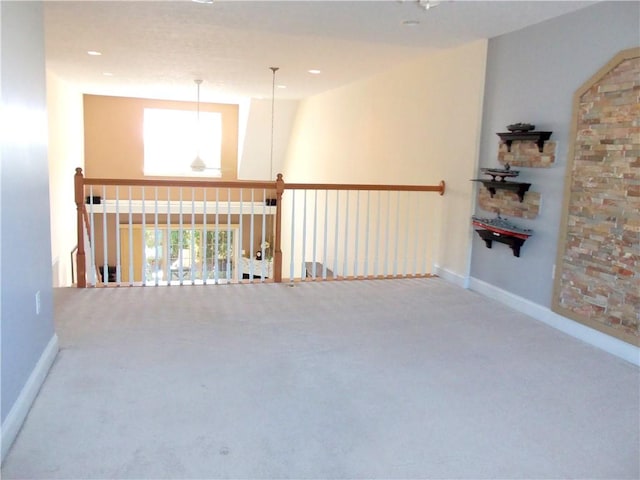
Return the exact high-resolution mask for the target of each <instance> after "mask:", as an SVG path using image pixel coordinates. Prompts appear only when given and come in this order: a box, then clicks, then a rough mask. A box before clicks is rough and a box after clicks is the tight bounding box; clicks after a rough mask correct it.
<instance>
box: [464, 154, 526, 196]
mask: <svg viewBox="0 0 640 480" xmlns="http://www.w3.org/2000/svg"><path fill="white" fill-rule="evenodd" d="M480 170H481V171H482V173H484V174H485V175H489V176H491V180H489V179H482V178H478V179H473V180H471V181H472V182H481V183H482V184H483V185H484V186H485V187H486V189H487V190H489V193H490V194H491V198H493V196H494V195H495V194H496V188H500V189H503V190H511V191H512V192H516V194H517V195H518V199H519V200H520V202H522V201H523V200H524V194H525V193H526V192H527V190H529V187H530V186H531V184H530V183H521V182H508V181H506V180H505V178H507V177H517V176H518V175H519V173H520V171H518V170H511V165H509V164H508V163H507V164H506V165H505V167H504V168H481V169H480ZM496 179H498V180H496Z"/></svg>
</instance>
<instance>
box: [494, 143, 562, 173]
mask: <svg viewBox="0 0 640 480" xmlns="http://www.w3.org/2000/svg"><path fill="white" fill-rule="evenodd" d="M555 161H556V142H553V141H550V140H548V141H546V142H544V147H543V148H542V153H541V152H540V150H538V144H537V143H535V142H529V141H514V142H513V143H512V144H511V151H510V152H508V151H507V144H506V143H504V142H500V146H499V147H498V162H500V163H501V164H502V165H506V164H507V163H508V164H509V165H511V166H512V167H532V168H549V167H550V166H551V165H553V163H554V162H555Z"/></svg>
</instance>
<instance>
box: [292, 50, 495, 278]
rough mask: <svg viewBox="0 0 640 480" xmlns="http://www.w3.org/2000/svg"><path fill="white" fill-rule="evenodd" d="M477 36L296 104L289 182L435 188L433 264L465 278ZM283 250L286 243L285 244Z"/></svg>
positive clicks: (478, 95)
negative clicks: (442, 187) (441, 187)
mask: <svg viewBox="0 0 640 480" xmlns="http://www.w3.org/2000/svg"><path fill="white" fill-rule="evenodd" d="M486 52H487V42H486V41H484V40H482V41H477V42H473V43H470V44H467V45H464V46H462V47H458V48H455V49H449V50H444V51H441V52H437V53H434V54H430V55H428V56H425V57H424V58H422V59H420V60H418V61H415V62H412V63H408V64H405V65H403V66H400V67H398V68H395V69H393V70H390V71H387V72H385V73H383V74H380V75H377V76H374V77H371V78H367V79H365V80H362V81H359V82H355V83H353V84H350V85H347V86H344V87H341V88H338V89H335V90H332V91H329V92H326V93H323V94H321V95H316V96H314V97H311V98H308V99H306V100H303V101H301V102H300V105H299V107H298V113H297V116H296V120H295V122H294V125H293V129H292V135H291V141H290V144H289V150H288V153H287V157H286V161H285V168H284V172H283V173H284V178H285V181H290V182H340V183H342V182H345V183H346V182H349V183H387V184H396V183H398V184H437V183H438V182H439V181H440V180H445V181H446V182H447V193H446V194H445V196H444V197H439V196H438V195H437V194H434V196H433V203H434V211H433V214H432V218H428V219H426V221H428V222H430V224H432V227H431V228H432V231H433V232H434V237H433V242H434V245H431V246H426V247H425V248H431V249H432V251H433V252H434V253H433V255H434V257H433V263H435V264H437V265H438V266H439V267H441V268H442V269H446V270H448V271H450V272H452V273H453V274H454V275H459V276H462V277H466V276H467V274H468V263H469V252H470V241H471V233H472V230H471V228H470V221H469V219H470V217H471V213H472V205H473V198H472V194H473V185H472V182H470V181H469V180H470V179H471V178H474V175H475V174H474V172H475V170H476V165H477V160H478V145H479V136H480V122H481V115H482V100H483V90H484V75H485V63H486ZM285 248H286V245H285Z"/></svg>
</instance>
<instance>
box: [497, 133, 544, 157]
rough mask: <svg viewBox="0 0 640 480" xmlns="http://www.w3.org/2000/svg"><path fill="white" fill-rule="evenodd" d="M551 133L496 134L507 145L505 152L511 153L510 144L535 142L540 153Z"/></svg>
mask: <svg viewBox="0 0 640 480" xmlns="http://www.w3.org/2000/svg"><path fill="white" fill-rule="evenodd" d="M552 133H553V132H536V131H533V130H531V131H513V132H501V133H497V135H498V136H499V137H500V140H502V141H503V142H504V143H506V145H507V151H509V152H510V151H511V144H512V143H513V142H514V141H531V142H535V144H536V145H538V151H539V152H540V153H542V149H543V148H544V142H546V141H547V140H549V138H551V134H552Z"/></svg>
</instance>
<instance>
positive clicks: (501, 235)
mask: <svg viewBox="0 0 640 480" xmlns="http://www.w3.org/2000/svg"><path fill="white" fill-rule="evenodd" d="M471 220H472V223H473V225H474V226H475V227H479V229H478V230H476V233H477V234H478V235H479V236H480V238H482V240H484V242H485V245H486V246H487V248H491V246H492V243H493V241H496V242H500V243H504V244H506V245H508V246H509V247H511V250H513V255H514V256H515V257H520V247H522V245H523V244H524V242H525V241H526V240H527V239H528V238H529V237H530V236H531V235H532V234H533V231H532V230H529V229H525V228H520V227H518V226H517V225H514V224H513V223H511V222H509V221H508V220H506V219H504V218H502V217H501V216H500V215H498V216H497V217H496V218H482V217H477V216H475V215H473V216H472V217H471Z"/></svg>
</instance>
